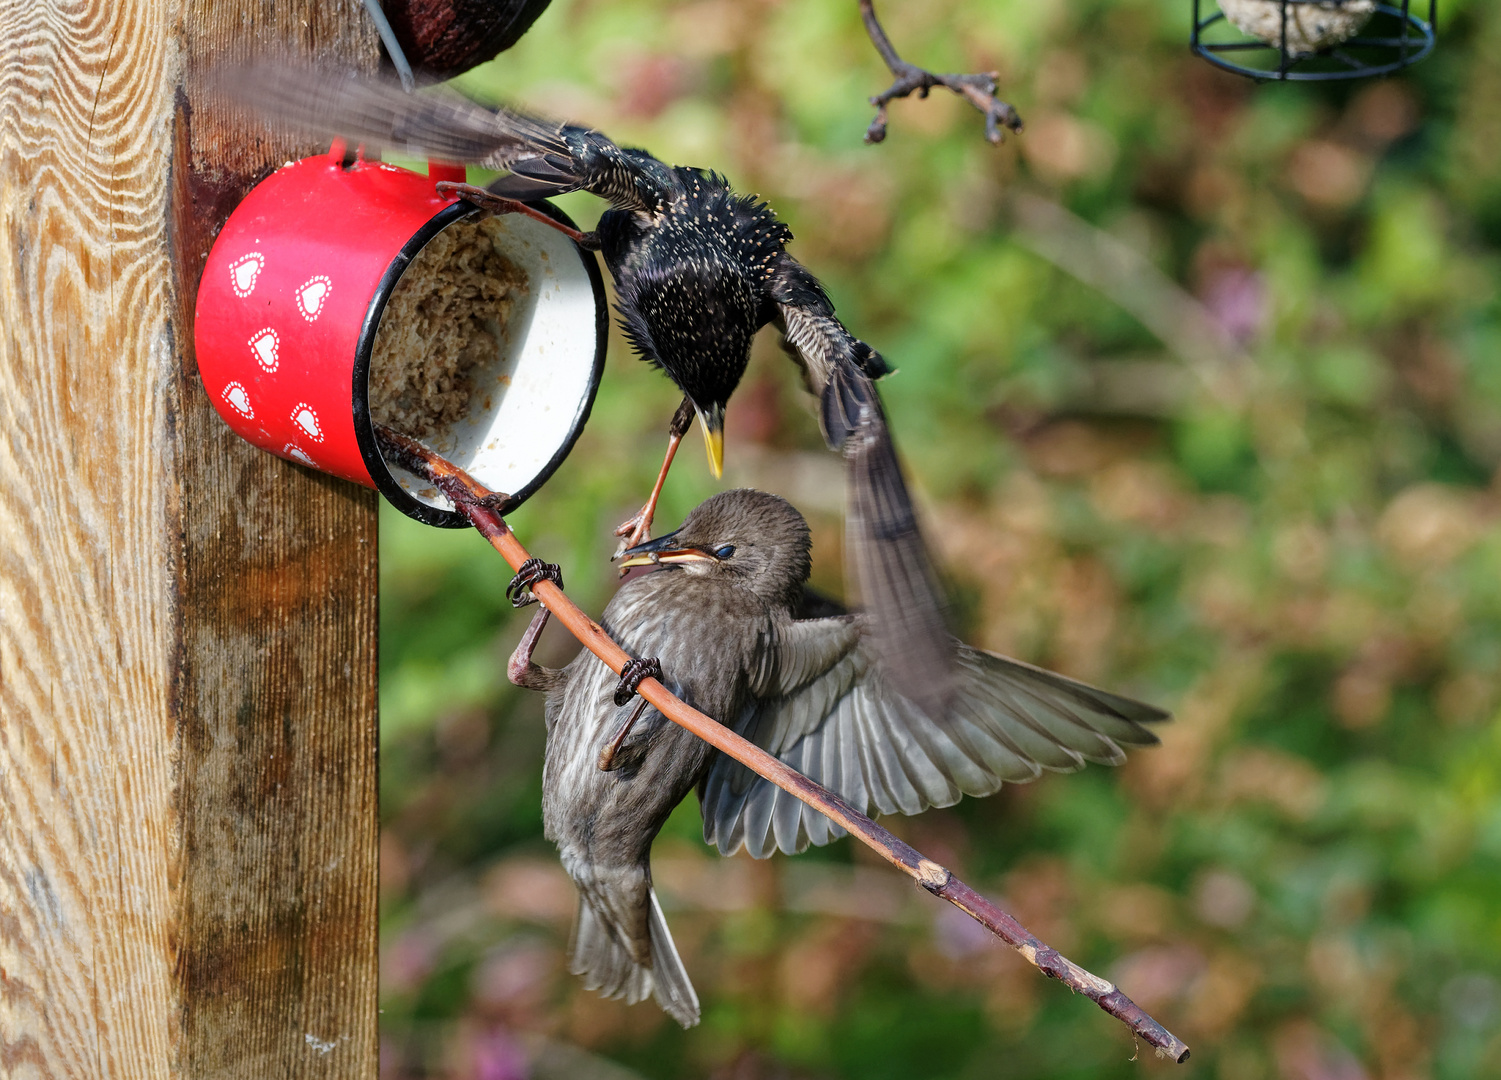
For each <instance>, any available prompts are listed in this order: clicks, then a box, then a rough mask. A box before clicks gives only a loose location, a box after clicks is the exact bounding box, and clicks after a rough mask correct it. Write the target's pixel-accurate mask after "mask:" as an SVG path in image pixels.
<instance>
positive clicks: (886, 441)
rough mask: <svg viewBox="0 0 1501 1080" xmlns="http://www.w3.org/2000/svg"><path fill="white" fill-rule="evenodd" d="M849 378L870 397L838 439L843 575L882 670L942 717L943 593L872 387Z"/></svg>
mask: <svg viewBox="0 0 1501 1080" xmlns="http://www.w3.org/2000/svg"><path fill="white" fill-rule="evenodd" d="M837 381H839V380H836V382H837ZM851 381H858V382H863V383H865V385H866V386H868V387H869V390H870V401H869V402H868V403H866V404H863V405H862V407H861V412H860V420H859V422H858V423H857V424H856V426H855V429H854V431H853V432H852V433H851V435H850V437H849V438H848V439H847V440H846V441H845V444H844V475H845V488H846V490H847V492H848V498H849V506H848V509H847V510H846V511H845V526H844V551H845V560H846V566H847V568H848V570H847V573H848V575H849V576H850V577H852V578H853V579H854V583H855V585H856V586H857V587H858V589H859V594H860V603H861V606H862V607H863V608H864V609H865V611H866V613H867V616H868V629H867V635H866V636H867V639H868V641H869V643H870V647H871V648H872V649H873V650H874V651H875V655H876V656H877V657H878V658H879V660H880V664H881V673H882V676H883V677H884V678H885V679H886V681H887V682H888V683H889V684H890V685H891V686H892V688H893V689H895V690H896V691H897V692H899V693H900V694H902V695H903V696H904V697H906V698H907V699H908V701H910V702H912V703H913V704H915V705H917V706H918V707H920V708H921V709H923V710H924V711H925V712H926V713H927V714H928V715H929V716H933V717H939V716H944V715H946V714H947V713H948V711H949V709H950V706H951V704H952V694H953V689H954V679H955V676H956V672H955V671H954V669H953V653H952V650H951V649H950V648H949V640H950V638H949V631H948V620H947V619H946V618H945V610H944V609H945V605H944V600H943V591H942V589H941V588H940V587H939V585H938V577H937V575H936V574H935V573H934V572H933V564H932V561H931V560H930V559H929V558H928V546H927V544H926V543H924V542H923V537H922V531H921V530H920V529H919V528H918V525H917V510H916V508H915V507H914V506H913V505H912V497H911V495H909V494H908V492H907V483H906V480H905V479H903V477H902V467H901V464H900V462H898V461H897V457H896V447H895V446H893V445H892V442H891V431H890V429H889V428H887V426H886V419H885V417H884V416H883V415H882V413H881V406H880V402H879V400H877V399H876V397H875V387H874V386H873V385H871V384H870V382H869V380H868V379H866V378H865V376H864V375H861V374H857V376H856V378H855V379H854V380H851Z"/></svg>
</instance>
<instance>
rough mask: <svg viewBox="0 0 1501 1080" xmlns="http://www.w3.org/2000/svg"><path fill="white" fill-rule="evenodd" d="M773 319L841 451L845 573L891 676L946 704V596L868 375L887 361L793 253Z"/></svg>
mask: <svg viewBox="0 0 1501 1080" xmlns="http://www.w3.org/2000/svg"><path fill="white" fill-rule="evenodd" d="M772 295H773V298H774V300H775V301H776V304H777V310H778V322H779V324H780V326H781V328H782V333H783V335H784V337H785V338H786V341H787V344H788V346H789V347H790V348H791V349H792V351H793V352H794V353H795V355H796V356H797V359H798V361H799V362H800V363H801V365H802V367H803V370H804V371H805V372H806V373H807V377H808V383H809V386H810V388H811V389H812V390H813V392H814V393H815V394H817V395H818V396H819V404H820V409H819V421H820V423H821V425H822V427H823V432H824V438H825V439H827V440H828V443H829V445H830V446H831V447H833V448H835V449H837V450H841V451H842V452H843V454H844V465H845V488H846V493H847V500H848V509H847V511H846V517H845V556H846V565H847V566H848V568H849V574H848V576H849V577H850V578H851V579H852V582H851V583H852V584H853V585H854V586H855V588H856V589H857V590H858V592H859V594H860V599H861V601H862V604H863V606H864V608H865V610H866V612H867V613H868V615H869V626H868V631H867V636H868V639H869V642H870V646H871V648H873V649H874V651H875V654H876V655H877V656H878V657H879V658H880V660H881V666H882V670H883V671H884V672H885V676H886V679H887V680H888V681H889V682H890V684H891V685H892V686H893V687H895V688H896V689H897V690H898V691H899V692H900V693H902V694H903V695H904V696H905V697H906V698H907V699H908V700H909V701H910V702H912V703H914V704H916V705H917V706H919V707H920V708H921V709H923V710H924V711H926V712H927V713H928V714H929V715H930V716H941V715H943V714H944V713H945V712H946V711H947V709H948V707H949V704H950V693H951V688H952V683H953V674H954V673H953V656H952V652H951V650H950V649H949V648H948V641H949V636H948V626H947V620H946V619H945V617H944V614H945V604H944V600H943V592H942V589H941V588H940V587H939V585H938V579H937V575H936V574H935V573H934V572H933V564H932V560H931V559H930V558H929V556H928V547H927V544H926V543H925V542H924V541H923V536H922V530H921V529H920V528H919V527H918V523H917V511H916V509H915V508H914V507H913V505H912V496H911V495H910V494H909V493H908V491H907V481H906V479H905V478H904V477H903V476H902V467H901V463H900V462H899V461H898V460H897V456H896V447H895V445H894V444H893V443H892V441H891V431H890V429H889V428H888V427H887V424H886V414H885V412H884V411H883V410H882V408H881V399H880V395H879V394H878V393H877V392H876V386H875V383H874V382H873V381H872V380H873V378H874V377H876V376H879V375H881V374H884V373H885V371H886V365H885V361H883V360H882V359H881V357H880V355H879V354H878V353H877V352H876V351H875V350H874V349H872V348H871V347H870V346H869V345H867V344H865V342H863V341H860V340H859V339H858V338H856V337H854V336H853V335H852V334H851V333H850V332H849V331H848V330H847V329H845V327H844V325H843V324H842V323H841V322H840V321H839V320H838V319H837V318H836V317H835V316H834V307H833V305H832V304H831V303H830V302H829V298H828V296H827V295H826V294H825V293H824V290H823V287H822V286H821V285H820V284H819V283H818V281H817V279H815V278H814V277H813V275H812V274H810V273H809V272H808V271H807V270H806V269H805V268H804V267H803V266H801V265H800V264H799V263H797V262H796V261H795V260H794V259H792V258H791V257H790V256H786V255H784V256H782V258H781V260H780V262H779V264H778V266H777V268H776V271H775V274H774V278H773V285H772Z"/></svg>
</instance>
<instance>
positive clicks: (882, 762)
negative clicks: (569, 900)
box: [700, 615, 1167, 858]
mask: <svg viewBox="0 0 1501 1080" xmlns="http://www.w3.org/2000/svg"><path fill="white" fill-rule="evenodd" d="M868 633H869V627H868V625H867V622H866V617H865V616H863V615H848V616H842V617H838V618H831V619H809V620H801V621H796V622H792V623H790V624H787V625H786V626H785V627H784V628H783V632H782V633H781V635H780V637H779V640H778V641H777V643H776V645H775V647H774V649H773V651H772V653H771V655H770V658H769V660H768V664H767V669H766V670H765V671H764V672H762V673H761V684H762V685H761V686H760V687H759V688H758V696H757V697H755V698H754V699H753V700H752V701H751V703H750V704H749V705H748V706H747V708H746V709H745V711H744V712H743V714H742V715H741V716H739V717H738V718H736V722H735V725H734V726H735V730H736V731H738V732H739V733H740V734H741V735H743V736H744V737H745V738H747V739H749V740H751V741H752V742H754V743H756V744H757V745H759V746H761V747H763V748H765V749H766V750H768V751H769V752H771V753H773V754H775V755H776V756H777V757H779V758H781V759H782V760H783V761H785V762H786V763H787V764H789V765H791V766H792V767H793V768H795V769H797V770H798V771H800V772H802V773H803V774H804V775H806V776H808V777H809V778H810V779H812V780H815V781H817V782H818V783H820V784H822V785H823V786H824V787H826V788H828V789H829V790H831V791H833V792H835V793H836V794H838V795H840V796H841V797H843V798H844V799H845V800H846V801H848V802H849V803H851V804H852V805H853V806H855V807H856V808H857V809H861V810H864V811H866V812H867V813H872V814H894V813H902V814H915V813H917V812H919V811H920V810H923V809H925V808H927V807H930V806H948V805H951V804H952V803H955V802H957V801H958V800H959V798H960V796H962V795H976V796H980V795H989V794H991V793H992V792H994V791H996V790H997V789H999V788H1000V787H1001V785H1002V784H1003V783H1005V782H1008V781H1009V782H1012V783H1025V782H1026V781H1028V780H1034V779H1036V778H1037V777H1038V776H1040V775H1041V774H1042V772H1043V771H1044V770H1050V771H1056V772H1068V771H1072V770H1074V769H1078V768H1082V767H1083V765H1084V763H1085V762H1086V761H1094V762H1098V763H1101V764H1107V765H1115V764H1119V763H1120V762H1121V761H1123V760H1125V751H1124V749H1123V748H1124V747H1128V746H1146V745H1150V744H1152V743H1155V742H1157V737H1156V736H1155V735H1153V734H1152V733H1151V732H1150V731H1149V730H1147V728H1146V727H1144V726H1143V725H1145V724H1149V723H1153V722H1155V721H1159V720H1165V719H1167V713H1165V712H1163V711H1162V710H1161V709H1157V708H1154V707H1153V706H1151V705H1145V704H1143V703H1141V702H1138V701H1133V700H1131V699H1130V698H1126V697H1121V696H1120V695H1118V694H1111V693H1108V692H1107V691H1104V690H1097V689H1095V688H1094V687H1092V686H1088V685H1086V684H1084V683H1081V682H1077V681H1075V680H1073V679H1069V678H1065V677H1064V676H1062V675H1055V674H1054V673H1052V672H1050V671H1044V670H1042V669H1041V668H1036V667H1033V666H1031V665H1030V664H1024V663H1021V662H1020V661H1017V660H1009V659H1006V658H1005V657H1001V656H996V655H994V654H992V653H987V652H981V651H980V650H978V649H972V648H970V647H969V646H967V645H962V644H960V643H959V642H957V641H954V640H953V639H952V638H945V639H944V640H945V642H946V643H947V645H948V647H949V649H950V650H951V653H952V656H953V661H954V683H953V694H952V705H951V707H950V709H949V711H948V712H947V713H945V714H943V715H941V716H938V717H933V716H931V715H930V714H929V713H927V712H926V711H924V710H923V709H920V708H918V707H917V706H915V705H914V704H913V703H912V702H911V701H909V700H907V699H906V698H904V697H903V696H902V695H901V694H899V693H897V692H896V691H895V690H894V689H893V688H892V686H891V684H890V683H889V681H888V680H887V679H886V678H885V676H884V672H883V671H882V667H881V662H880V660H879V658H878V656H877V655H876V654H875V653H874V651H873V649H872V648H871V645H870V641H869V637H868ZM700 803H701V805H702V808H703V815H704V839H705V840H706V841H707V842H709V843H711V844H715V845H717V846H718V848H719V850H720V851H721V852H722V853H724V854H729V853H731V852H733V851H735V850H736V849H737V848H739V847H740V846H741V845H742V844H744V846H745V848H746V850H747V851H749V852H750V853H751V855H753V856H755V857H756V858H764V857H766V856H768V855H770V854H771V853H772V852H773V851H777V850H780V851H783V852H786V853H788V854H793V853H795V852H798V851H801V850H802V849H803V848H805V847H807V846H808V844H810V843H813V844H825V843H828V842H829V841H830V840H832V839H834V838H836V837H838V836H841V835H843V830H842V829H840V828H839V827H838V826H837V825H835V824H834V823H833V822H831V821H830V820H829V819H828V818H826V817H825V816H824V815H823V814H821V813H819V812H818V811H816V810H813V809H811V808H809V807H807V806H806V805H804V804H803V803H802V802H800V801H798V800H797V799H795V798H793V797H792V796H791V795H788V794H787V793H786V792H785V791H782V790H781V789H780V788H778V787H776V786H775V785H773V784H771V783H770V782H768V781H766V780H764V779H762V778H760V777H759V776H757V775H756V774H754V773H752V772H751V771H750V770H748V769H746V768H745V767H744V766H743V765H740V764H739V763H738V762H736V761H734V760H732V759H730V758H729V757H726V756H723V755H721V756H720V757H718V758H716V759H715V761H714V764H713V765H712V767H711V768H710V771H709V773H708V775H707V776H706V777H705V780H704V783H703V787H702V788H701V789H700Z"/></svg>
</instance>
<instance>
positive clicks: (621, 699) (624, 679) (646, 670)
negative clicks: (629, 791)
mask: <svg viewBox="0 0 1501 1080" xmlns="http://www.w3.org/2000/svg"><path fill="white" fill-rule="evenodd" d="M648 676H649V677H651V678H653V679H656V680H657V681H658V682H661V681H662V662H661V661H660V660H658V659H657V658H656V657H655V656H643V657H641V658H640V659H636V660H627V661H626V662H625V666H623V667H622V668H621V669H620V685H619V686H617V687H616V688H615V704H616V705H624V704H625V703H626V702H627V701H630V700H631V698H633V697H635V696H636V688H637V687H638V686H640V685H641V680H642V679H645V678H647V677H648ZM646 704H647V702H646V699H645V698H642V699H641V700H640V701H638V702H636V707H635V708H634V709H632V710H631V715H630V716H628V717H626V720H625V723H623V724H621V725H620V730H619V731H617V732H616V733H615V737H614V738H612V739H611V740H610V744H609V745H608V746H606V747H605V748H604V749H603V750H601V751H600V752H599V768H600V771H602V772H610V771H611V770H613V769H614V768H615V755H616V754H618V753H619V752H620V746H621V744H622V743H624V742H625V737H626V736H627V735H629V734H630V733H631V728H633V727H635V726H636V721H637V720H639V719H641V714H642V713H644V712H645V711H646Z"/></svg>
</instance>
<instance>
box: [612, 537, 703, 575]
mask: <svg viewBox="0 0 1501 1080" xmlns="http://www.w3.org/2000/svg"><path fill="white" fill-rule="evenodd" d="M620 557H621V558H622V559H623V560H624V561H622V562H621V564H620V568H621V569H622V570H624V569H625V568H626V567H628V566H647V565H650V564H653V563H681V562H718V561H719V560H717V559H716V558H714V556H713V555H710V554H709V553H708V552H707V551H700V550H699V549H698V548H691V547H679V546H678V534H677V533H675V532H671V533H668V534H667V535H666V536H659V537H657V538H656V539H655V540H648V541H647V542H646V543H644V544H637V545H636V546H635V547H633V548H626V549H625V550H624V551H622V552H621V553H620Z"/></svg>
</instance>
